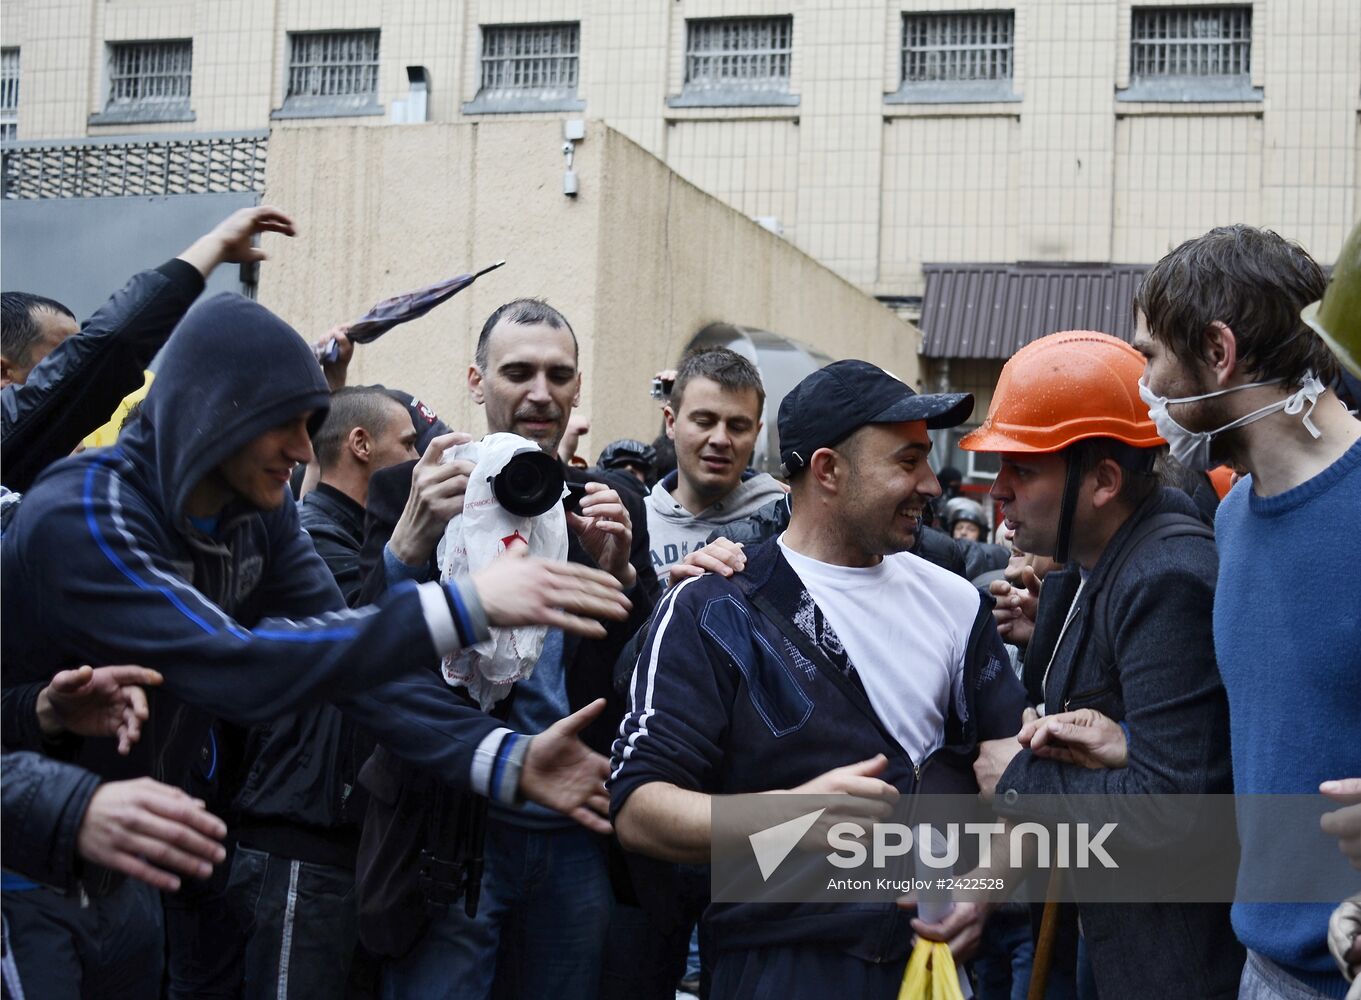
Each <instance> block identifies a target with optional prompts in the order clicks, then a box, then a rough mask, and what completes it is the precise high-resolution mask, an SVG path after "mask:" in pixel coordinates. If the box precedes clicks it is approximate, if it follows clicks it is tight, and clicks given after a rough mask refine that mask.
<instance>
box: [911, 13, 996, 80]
mask: <svg viewBox="0 0 1361 1000" xmlns="http://www.w3.org/2000/svg"><path fill="white" fill-rule="evenodd" d="M1015 22H1016V15H1015V13H1014V12H1013V11H1009V10H1008V11H982V12H974V11H969V12H967V13H962V12H961V13H945V14H904V15H903V60H902V80H903V83H905V84H914V83H960V82H968V81H975V80H1010V79H1011V78H1012V73H1013V65H1014V63H1013V59H1012V53H1013V51H1014V48H1015V43H1014V38H1015Z"/></svg>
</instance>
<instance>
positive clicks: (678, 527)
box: [647, 472, 784, 579]
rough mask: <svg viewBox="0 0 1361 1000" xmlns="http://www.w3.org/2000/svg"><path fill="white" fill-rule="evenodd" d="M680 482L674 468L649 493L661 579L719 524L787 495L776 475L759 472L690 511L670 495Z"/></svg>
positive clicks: (650, 532)
mask: <svg viewBox="0 0 1361 1000" xmlns="http://www.w3.org/2000/svg"><path fill="white" fill-rule="evenodd" d="M677 482H678V474H677V473H675V472H673V473H671V474H670V475H669V476H667V477H666V478H665V479H663V480H661V481H660V482H658V483H657V485H656V486H654V487H652V492H651V493H649V494H648V497H647V534H648V538H649V540H650V541H651V547H652V568H653V569H655V570H656V571H657V577H658V579H661V578H663V577H664V575H665V573H666V570H667V569H668V568H670V566H671V565H672V564H673V563H678V562H680V561H681V560H682V559H684V558H685V557H686V556H688V555H689V554H690V553H691V552H693V551H695V550H696V549H698V548H700V547H702V546H703V545H704V542H705V540H706V539H707V538H708V537H709V535H710V534H712V533H713V531H714V530H715V529H716V528H718V527H719V526H721V525H724V524H728V523H730V522H732V521H739V520H741V519H743V518H745V517H750V516H751V515H752V514H754V513H756V511H757V510H759V509H760V508H761V507H763V506H765V505H766V504H768V503H770V502H771V501H772V500H775V499H778V498H780V497H783V496H784V487H782V486H781V485H780V484H779V482H778V481H777V480H776V479H775V478H774V477H773V476H770V475H768V474H766V473H764V472H760V473H757V474H755V475H751V476H748V477H747V478H745V479H743V480H742V481H741V482H740V483H738V484H737V486H735V487H734V488H733V490H732V492H730V493H728V494H727V495H726V496H725V497H723V499H722V500H719V501H717V502H716V503H714V504H712V505H710V506H709V507H707V508H705V509H704V510H702V511H700V512H699V513H698V514H691V513H690V512H689V511H688V510H686V509H685V508H684V507H682V506H681V505H680V504H679V503H677V502H676V498H675V497H673V496H672V495H671V491H672V490H674V489H675V488H676V484H677Z"/></svg>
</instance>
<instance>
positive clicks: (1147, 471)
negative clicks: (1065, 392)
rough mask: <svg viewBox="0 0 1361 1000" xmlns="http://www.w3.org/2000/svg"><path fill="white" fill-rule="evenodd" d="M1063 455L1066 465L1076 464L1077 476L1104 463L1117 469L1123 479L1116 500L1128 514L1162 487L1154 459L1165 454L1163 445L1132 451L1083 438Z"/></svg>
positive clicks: (1108, 440) (1118, 443)
mask: <svg viewBox="0 0 1361 1000" xmlns="http://www.w3.org/2000/svg"><path fill="white" fill-rule="evenodd" d="M1065 451H1066V452H1067V457H1068V460H1069V461H1070V462H1075V463H1076V464H1077V469H1078V474H1079V475H1080V476H1085V475H1087V473H1089V472H1091V471H1092V470H1093V469H1095V468H1096V467H1097V466H1098V465H1100V464H1101V463H1102V462H1104V461H1105V460H1106V459H1110V460H1111V461H1113V462H1115V463H1116V464H1117V465H1119V466H1120V471H1121V472H1123V473H1124V478H1123V479H1121V481H1120V492H1119V494H1117V496H1116V499H1117V500H1119V501H1120V502H1121V503H1122V504H1124V505H1125V506H1126V507H1129V508H1130V509H1131V510H1132V509H1134V508H1136V507H1138V506H1139V505H1140V504H1141V503H1143V502H1144V501H1145V500H1147V499H1148V497H1149V495H1150V494H1151V493H1152V492H1153V491H1154V490H1156V489H1158V487H1160V486H1162V485H1163V482H1164V480H1163V477H1162V475H1161V473H1160V472H1159V471H1158V458H1159V456H1160V455H1162V454H1164V453H1165V452H1166V451H1167V447H1166V446H1165V445H1159V446H1158V447H1156V448H1135V447H1134V446H1133V445H1129V444H1125V442H1123V441H1117V440H1115V438H1104V437H1094V438H1083V439H1082V440H1081V441H1075V442H1074V443H1073V444H1071V445H1069V446H1068V447H1067V448H1066V449H1065Z"/></svg>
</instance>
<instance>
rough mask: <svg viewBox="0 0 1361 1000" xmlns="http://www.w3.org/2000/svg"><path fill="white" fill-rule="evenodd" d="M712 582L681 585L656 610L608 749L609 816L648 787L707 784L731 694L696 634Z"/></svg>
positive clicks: (722, 665) (716, 660)
mask: <svg viewBox="0 0 1361 1000" xmlns="http://www.w3.org/2000/svg"><path fill="white" fill-rule="evenodd" d="M717 580H718V578H711V577H692V578H690V579H687V580H685V581H683V582H681V583H680V584H678V585H677V586H675V587H674V588H672V589H671V590H670V591H669V592H668V593H667V594H666V596H665V597H664V598H663V599H662V601H661V603H660V604H658V606H657V611H656V613H655V614H654V615H653V619H652V625H651V627H650V629H649V632H648V637H647V642H646V643H645V644H644V645H643V649H642V652H641V653H640V654H639V657H638V663H637V665H636V666H635V667H634V671H633V679H632V681H631V683H630V691H629V709H628V712H627V714H625V716H624V720H623V722H622V723H621V724H620V727H619V737H618V739H616V740H615V742H614V746H613V748H612V753H611V760H610V778H609V782H608V787H609V791H610V810H611V812H612V813H617V812H618V810H619V809H620V807H621V806H622V805H623V803H624V801H625V800H626V799H627V798H628V796H629V795H630V794H632V792H633V790H634V789H636V788H637V787H639V786H640V785H644V784H647V783H648V782H650V781H664V782H667V783H669V784H673V785H676V786H678V787H680V788H687V789H691V790H695V791H705V790H707V789H708V787H709V786H710V785H711V783H712V781H713V778H714V774H715V772H716V769H717V767H718V764H719V761H720V759H721V756H722V751H721V743H722V739H723V734H724V732H725V731H726V730H727V727H728V718H729V713H730V705H731V703H732V695H733V680H732V676H731V671H730V668H729V666H728V664H727V663H726V662H725V661H724V660H723V659H722V658H721V657H720V656H719V655H717V654H716V652H715V650H714V649H713V648H712V647H711V646H710V644H709V643H707V642H705V641H704V639H703V637H702V635H701V633H700V630H699V628H698V621H699V617H700V615H699V612H700V610H701V608H702V607H703V603H704V601H703V594H704V591H705V588H706V587H712V586H714V585H715V581H717ZM705 581H708V582H707V583H706V582H705Z"/></svg>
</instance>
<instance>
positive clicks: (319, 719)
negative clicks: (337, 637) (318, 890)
mask: <svg viewBox="0 0 1361 1000" xmlns="http://www.w3.org/2000/svg"><path fill="white" fill-rule="evenodd" d="M298 521H299V522H300V523H301V525H302V528H303V530H304V531H306V532H307V534H308V537H309V538H310V539H311V540H312V544H313V545H314V546H315V547H316V550H317V555H319V556H321V558H322V560H323V561H324V562H325V563H326V568H327V569H328V570H330V571H331V574H332V576H334V577H335V581H336V585H337V586H338V587H340V591H341V594H342V595H343V596H344V598H345V602H346V604H348V605H349V606H350V607H357V606H358V601H359V583H360V580H359V548H360V544H361V543H362V542H363V540H364V508H363V507H361V506H359V504H357V503H355V502H354V501H353V500H351V499H350V498H349V497H348V496H346V495H345V494H343V493H341V492H340V491H339V490H336V489H335V488H334V487H332V486H328V485H327V484H326V483H318V484H317V487H316V489H314V490H312V492H310V493H308V494H307V496H305V497H303V499H302V502H301V503H300V504H298ZM374 746H375V743H374V740H373V737H371V736H369V735H368V734H367V733H365V732H364V731H363V730H362V729H360V728H359V727H358V726H356V725H355V724H354V723H353V722H351V721H350V720H349V719H347V718H346V717H345V715H344V713H342V712H341V711H340V710H339V709H337V708H335V707H334V706H332V705H317V706H315V707H313V708H307V709H303V710H302V711H300V712H291V713H289V714H288V715H285V716H282V717H280V718H278V719H274V720H271V721H270V722H266V723H264V724H262V725H259V726H253V727H251V729H250V731H249V732H247V733H246V737H245V746H244V751H243V753H244V757H245V759H244V762H243V764H242V771H243V777H242V780H241V787H240V790H239V791H238V792H237V794H236V799H235V802H234V804H233V805H234V809H235V812H236V814H237V817H238V824H237V839H238V840H239V841H240V842H241V843H242V844H245V845H246V846H247V847H253V848H256V849H257V850H261V851H267V852H268V853H270V854H274V855H278V856H280V857H285V858H291V859H295V860H298V861H305V862H308V863H310V864H320V865H331V866H333V867H336V868H345V869H348V870H353V869H354V861H355V853H356V851H357V850H358V848H359V833H360V828H361V826H362V824H363V820H364V811H365V809H366V808H367V806H368V796H367V795H366V794H365V793H364V790H363V789H362V788H361V787H360V786H359V769H360V767H362V766H363V764H364V761H365V760H367V759H368V756H369V754H371V753H373V748H374Z"/></svg>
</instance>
